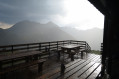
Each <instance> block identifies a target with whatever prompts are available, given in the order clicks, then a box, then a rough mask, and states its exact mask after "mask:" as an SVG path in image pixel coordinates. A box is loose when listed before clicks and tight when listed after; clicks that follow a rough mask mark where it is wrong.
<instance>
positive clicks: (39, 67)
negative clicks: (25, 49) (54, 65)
mask: <svg viewBox="0 0 119 79" xmlns="http://www.w3.org/2000/svg"><path fill="white" fill-rule="evenodd" d="M43 63H44V62H40V63H38V72H40V73H42V71H43Z"/></svg>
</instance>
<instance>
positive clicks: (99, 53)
mask: <svg viewBox="0 0 119 79" xmlns="http://www.w3.org/2000/svg"><path fill="white" fill-rule="evenodd" d="M91 53H94V54H98V55H101V52H100V51H99V50H91Z"/></svg>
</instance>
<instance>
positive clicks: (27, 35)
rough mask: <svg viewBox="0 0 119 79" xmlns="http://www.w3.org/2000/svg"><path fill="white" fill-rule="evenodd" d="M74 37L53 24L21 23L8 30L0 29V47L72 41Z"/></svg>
mask: <svg viewBox="0 0 119 79" xmlns="http://www.w3.org/2000/svg"><path fill="white" fill-rule="evenodd" d="M73 39H74V37H73V36H72V35H70V34H68V33H67V32H64V31H63V30H61V29H60V28H59V26H57V25H56V24H54V23H53V22H48V23H47V24H40V23H37V22H31V21H21V22H18V23H16V24H15V25H13V26H12V27H11V28H9V29H0V45H10V44H23V43H36V42H48V41H58V40H73Z"/></svg>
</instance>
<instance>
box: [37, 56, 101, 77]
mask: <svg viewBox="0 0 119 79" xmlns="http://www.w3.org/2000/svg"><path fill="white" fill-rule="evenodd" d="M87 55H88V56H87V58H85V59H77V60H75V61H71V62H70V63H68V64H66V65H65V67H66V70H65V74H64V75H61V74H60V67H58V68H56V69H54V70H52V71H50V72H48V73H45V74H44V75H42V76H41V77H40V78H38V79H85V78H86V77H87V76H88V75H90V76H89V77H88V78H89V79H92V78H94V77H96V76H91V75H92V74H95V75H98V74H96V73H98V72H99V71H100V70H99V71H98V68H97V69H96V70H97V72H96V71H94V73H92V74H90V73H91V71H93V69H95V68H96V67H97V64H99V63H100V60H101V59H100V55H95V54H87ZM97 62H98V63H97ZM95 63H96V64H95ZM78 76H79V77H78Z"/></svg>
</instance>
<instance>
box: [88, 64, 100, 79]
mask: <svg viewBox="0 0 119 79" xmlns="http://www.w3.org/2000/svg"><path fill="white" fill-rule="evenodd" d="M100 71H101V65H100V66H99V67H98V68H97V69H96V70H95V71H94V72H93V73H92V74H91V75H90V76H89V77H88V78H87V79H95V78H96V77H97V76H98V74H99V73H100Z"/></svg>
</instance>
